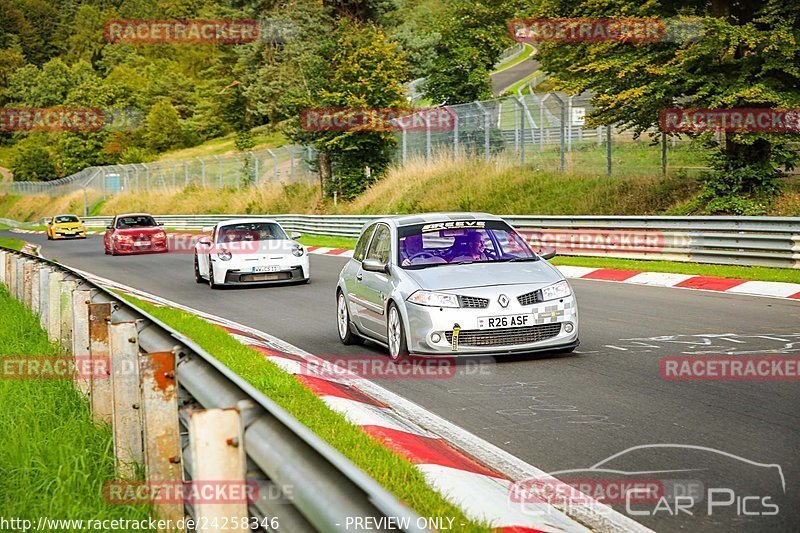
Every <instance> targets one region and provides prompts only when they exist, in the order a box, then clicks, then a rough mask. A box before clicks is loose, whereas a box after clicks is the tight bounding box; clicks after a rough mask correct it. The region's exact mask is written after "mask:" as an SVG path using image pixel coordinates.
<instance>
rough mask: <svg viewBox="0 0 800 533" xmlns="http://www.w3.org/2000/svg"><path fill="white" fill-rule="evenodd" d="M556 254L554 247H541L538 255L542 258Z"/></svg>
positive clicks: (550, 257) (549, 257) (548, 257)
mask: <svg viewBox="0 0 800 533" xmlns="http://www.w3.org/2000/svg"><path fill="white" fill-rule="evenodd" d="M555 256H556V249H555V248H553V247H547V248H542V251H541V252H540V253H539V257H541V258H542V259H552V258H554V257H555Z"/></svg>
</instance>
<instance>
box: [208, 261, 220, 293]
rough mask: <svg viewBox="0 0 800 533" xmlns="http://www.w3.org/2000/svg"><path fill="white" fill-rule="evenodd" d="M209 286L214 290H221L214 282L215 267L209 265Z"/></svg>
mask: <svg viewBox="0 0 800 533" xmlns="http://www.w3.org/2000/svg"><path fill="white" fill-rule="evenodd" d="M208 286H209V287H210V288H212V289H219V287H220V286H219V285H218V284H217V283H216V282H215V281H214V267H213V266H211V265H210V264H209V265H208Z"/></svg>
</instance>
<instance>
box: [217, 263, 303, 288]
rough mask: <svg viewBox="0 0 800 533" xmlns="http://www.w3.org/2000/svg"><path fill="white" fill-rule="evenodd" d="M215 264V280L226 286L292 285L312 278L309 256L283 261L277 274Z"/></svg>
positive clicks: (272, 264)
mask: <svg viewBox="0 0 800 533" xmlns="http://www.w3.org/2000/svg"><path fill="white" fill-rule="evenodd" d="M213 264H214V280H215V282H216V283H220V284H224V285H261V284H272V283H291V282H298V281H305V280H307V279H308V278H309V276H310V273H309V272H310V270H309V264H308V256H302V257H296V258H293V259H290V258H286V259H282V260H281V261H280V262H277V263H270V266H276V267H277V270H276V271H275V272H253V269H252V267H248V266H245V265H241V264H238V265H237V264H232V265H230V266H231V267H233V268H230V267H228V265H226V264H225V262H224V261H221V260H216V261H214V262H213Z"/></svg>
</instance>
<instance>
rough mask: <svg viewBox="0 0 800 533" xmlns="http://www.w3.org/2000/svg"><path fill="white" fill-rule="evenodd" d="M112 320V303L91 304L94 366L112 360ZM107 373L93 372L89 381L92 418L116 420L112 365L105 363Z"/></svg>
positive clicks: (110, 421)
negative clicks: (112, 387)
mask: <svg viewBox="0 0 800 533" xmlns="http://www.w3.org/2000/svg"><path fill="white" fill-rule="evenodd" d="M110 322H111V304H110V303H98V304H89V354H90V355H91V356H92V362H93V364H92V368H93V369H94V368H95V366H96V365H97V366H99V363H98V362H95V361H96V360H97V361H100V360H103V359H105V360H106V362H110V358H109V357H110V355H111V350H110V347H109V338H108V336H109V323H110ZM105 368H106V371H105V375H99V374H98V372H95V371H93V372H92V378H91V381H90V383H89V386H90V388H91V391H90V393H89V400H90V402H91V406H92V420H94V421H95V422H107V423H109V424H111V423H112V422H113V420H114V415H113V408H112V405H113V398H112V390H111V367H110V365H109V364H106V365H105Z"/></svg>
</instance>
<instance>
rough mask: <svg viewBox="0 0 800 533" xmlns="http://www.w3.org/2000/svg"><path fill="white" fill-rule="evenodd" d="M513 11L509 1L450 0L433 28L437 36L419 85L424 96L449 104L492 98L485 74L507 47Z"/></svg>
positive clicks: (490, 85) (489, 79)
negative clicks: (430, 58) (431, 55)
mask: <svg viewBox="0 0 800 533" xmlns="http://www.w3.org/2000/svg"><path fill="white" fill-rule="evenodd" d="M516 10H517V6H516V2H514V1H511V0H490V1H486V0H452V1H451V2H449V3H448V10H447V11H446V12H445V14H444V15H443V16H442V17H441V20H440V21H439V22H438V24H437V26H436V28H437V30H438V32H439V33H440V34H441V39H440V40H439V42H438V43H437V45H436V47H435V53H436V57H435V59H434V60H433V62H432V66H431V70H430V72H429V73H428V76H427V79H426V81H425V83H424V84H423V86H422V92H423V94H424V95H425V96H427V97H428V98H430V99H431V100H433V101H434V102H436V103H442V102H444V103H447V104H450V105H453V104H461V103H465V102H473V101H475V100H484V99H487V98H491V97H492V82H491V78H490V77H489V73H490V72H491V71H492V69H493V68H494V65H495V63H497V60H498V59H499V57H500V53H501V52H502V51H503V50H505V49H506V48H508V47H509V46H511V45H512V44H513V41H512V40H511V38H510V37H509V35H508V21H509V20H510V19H511V18H513V16H514V13H515V12H516Z"/></svg>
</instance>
